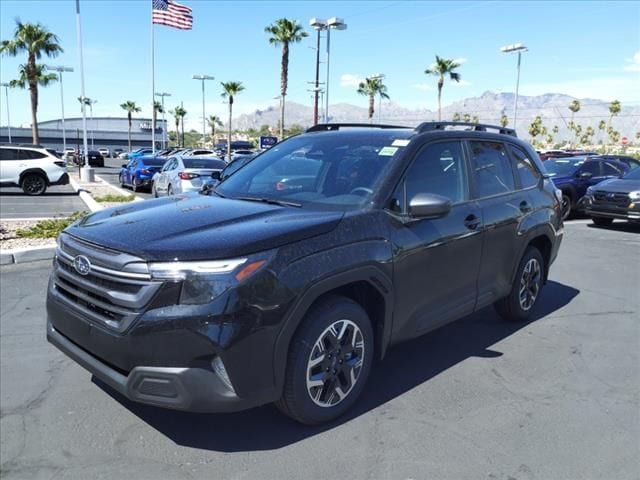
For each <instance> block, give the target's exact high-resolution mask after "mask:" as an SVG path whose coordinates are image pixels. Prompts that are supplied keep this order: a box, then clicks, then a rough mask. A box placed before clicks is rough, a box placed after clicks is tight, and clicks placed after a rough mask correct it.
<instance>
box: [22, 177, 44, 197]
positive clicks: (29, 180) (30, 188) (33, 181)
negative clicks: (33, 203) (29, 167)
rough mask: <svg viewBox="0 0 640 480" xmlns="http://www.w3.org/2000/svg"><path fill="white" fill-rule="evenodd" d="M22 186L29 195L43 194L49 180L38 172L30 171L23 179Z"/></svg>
mask: <svg viewBox="0 0 640 480" xmlns="http://www.w3.org/2000/svg"><path fill="white" fill-rule="evenodd" d="M21 187H22V191H23V192H24V193H26V194H27V195H42V194H43V193H44V192H46V191H47V181H46V179H45V178H44V177H43V176H42V175H40V174H38V173H28V174H26V175H25V176H24V178H23V179H22V185H21Z"/></svg>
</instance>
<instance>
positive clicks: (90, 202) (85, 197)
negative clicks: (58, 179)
mask: <svg viewBox="0 0 640 480" xmlns="http://www.w3.org/2000/svg"><path fill="white" fill-rule="evenodd" d="M69 184H70V185H71V188H73V190H74V191H76V192H78V195H80V199H81V200H82V201H83V202H84V204H85V205H86V206H87V207H89V210H91V211H92V212H97V211H98V210H103V209H104V207H103V206H102V205H100V204H99V203H98V202H96V201H95V200H94V199H93V197H92V196H91V195H89V192H87V191H86V190H82V188H80V185H78V184H77V183H76V181H75V179H73V178H72V177H71V176H69Z"/></svg>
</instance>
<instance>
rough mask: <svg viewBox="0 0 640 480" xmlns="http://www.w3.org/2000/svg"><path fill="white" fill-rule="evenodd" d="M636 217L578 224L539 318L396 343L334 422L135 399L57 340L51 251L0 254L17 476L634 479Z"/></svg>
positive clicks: (1, 400) (639, 238)
mask: <svg viewBox="0 0 640 480" xmlns="http://www.w3.org/2000/svg"><path fill="white" fill-rule="evenodd" d="M639 251H640V228H638V226H629V225H626V224H623V223H616V224H614V227H612V228H609V229H602V228H594V227H592V226H590V225H589V224H587V223H586V222H582V221H577V222H573V223H571V222H570V223H568V224H567V225H566V231H565V241H564V244H563V246H562V248H561V251H560V256H559V258H558V260H557V262H556V263H555V265H554V266H553V267H552V271H551V275H550V281H549V283H548V284H547V286H546V287H545V289H544V290H543V293H542V296H541V299H540V303H539V304H538V305H537V307H536V312H535V315H534V320H533V321H531V322H528V323H519V324H518V323H507V322H504V321H502V320H500V319H499V318H498V317H497V315H496V314H495V313H494V311H493V309H491V308H488V309H484V310H482V311H480V312H478V313H476V314H474V315H472V316H470V317H467V318H465V319H462V320H460V321H458V322H456V323H453V324H451V325H448V326H446V327H443V328H441V329H439V330H437V331H435V332H432V333H430V334H428V335H426V336H424V337H422V338H419V339H416V340H413V341H411V342H409V343H406V344H403V345H400V346H397V347H395V348H394V349H392V350H391V351H390V352H389V354H388V356H387V358H386V359H385V360H384V361H383V362H379V363H377V364H375V365H374V370H373V372H372V376H371V378H370V382H369V384H368V386H367V388H366V389H365V391H364V395H363V397H362V400H361V402H360V403H359V404H358V405H357V406H356V408H354V409H353V410H352V411H351V412H350V413H349V415H348V416H347V417H345V418H343V419H341V420H339V421H336V422H335V423H333V424H330V425H327V426H323V427H306V426H301V425H298V424H296V423H294V422H293V421H291V420H289V419H288V418H287V417H284V416H282V415H281V414H279V412H278V411H277V410H276V409H275V408H274V407H273V406H270V405H268V406H264V407H261V408H256V409H253V410H250V411H246V412H240V413H235V414H226V415H223V414H210V415H204V414H188V413H180V412H174V411H169V410H162V409H158V408H154V407H148V406H143V405H139V404H135V403H132V402H129V401H127V400H126V399H124V398H123V397H121V396H120V395H119V394H117V393H115V392H114V391H112V390H110V389H109V387H107V386H105V385H103V384H101V383H99V382H98V381H92V379H91V375H90V374H89V373H88V372H86V371H85V370H84V369H82V368H81V367H80V366H78V365H77V364H75V363H74V362H72V361H71V360H69V359H68V358H66V357H65V356H64V355H63V354H62V353H60V352H59V351H57V350H56V349H55V348H54V347H52V346H50V345H49V344H47V342H46V340H45V316H46V313H45V303H44V301H45V290H46V284H47V275H48V272H49V270H50V262H49V261H47V262H35V263H30V264H24V265H13V266H7V267H0V275H1V279H2V282H1V287H2V288H1V289H0V300H1V301H0V440H1V441H0V458H1V460H0V476H1V477H2V478H5V479H40V478H42V479H45V478H46V479H50V478H54V477H55V478H57V479H61V478H63V479H82V480H85V479H89V478H91V479H94V478H104V479H112V478H130V479H136V480H144V479H160V478H161V479H193V478H207V479H229V478H248V479H278V480H280V479H300V478H305V479H315V478H318V479H320V478H321V479H345V478H350V479H400V480H405V479H451V480H454V479H455V480H461V479H474V480H475V479H491V480H501V479H503V480H515V479H517V480H532V479H544V480H549V479H581V480H583V479H584V480H590V479H616V480H619V479H638V478H640V369H639V368H638V365H640V349H639V348H638V347H639V345H640V296H639V295H638V285H640V256H639V255H638V252H639Z"/></svg>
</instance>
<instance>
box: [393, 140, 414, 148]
mask: <svg viewBox="0 0 640 480" xmlns="http://www.w3.org/2000/svg"><path fill="white" fill-rule="evenodd" d="M410 141H411V140H407V139H406V138H396V139H395V140H394V141H393V143H392V144H391V145H392V146H394V147H406V146H407V145H409V142H410Z"/></svg>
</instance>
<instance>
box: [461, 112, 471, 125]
mask: <svg viewBox="0 0 640 480" xmlns="http://www.w3.org/2000/svg"><path fill="white" fill-rule="evenodd" d="M462 120H463V121H464V122H466V123H469V122H470V121H471V115H470V114H468V113H465V114H464V115H463V116H462Z"/></svg>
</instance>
